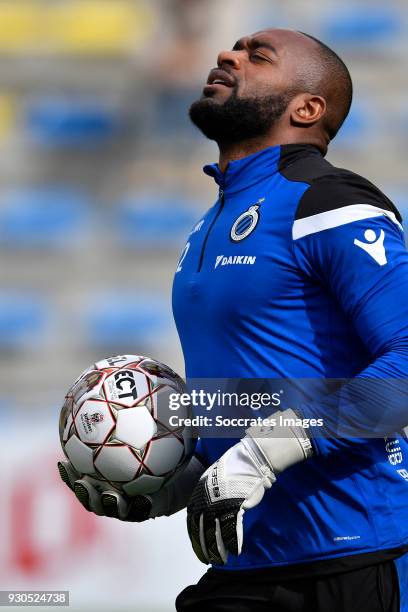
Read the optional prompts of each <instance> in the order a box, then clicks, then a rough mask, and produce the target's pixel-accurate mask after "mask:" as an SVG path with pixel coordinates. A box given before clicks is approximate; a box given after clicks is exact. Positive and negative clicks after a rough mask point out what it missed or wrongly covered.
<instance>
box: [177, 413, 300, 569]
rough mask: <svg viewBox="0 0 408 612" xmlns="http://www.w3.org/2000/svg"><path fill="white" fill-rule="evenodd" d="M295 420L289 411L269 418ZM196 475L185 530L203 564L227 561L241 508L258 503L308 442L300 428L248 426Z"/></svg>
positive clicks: (235, 545) (239, 531) (235, 546)
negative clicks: (241, 434)
mask: <svg viewBox="0 0 408 612" xmlns="http://www.w3.org/2000/svg"><path fill="white" fill-rule="evenodd" d="M279 416H282V417H283V418H286V419H287V418H290V419H295V420H296V419H298V416H297V415H296V414H295V413H294V412H293V411H292V410H285V411H284V412H279V413H276V414H275V415H272V416H271V417H270V419H271V420H272V419H276V420H277V422H278V423H279ZM246 434H247V435H246V436H245V437H244V438H243V439H242V440H241V441H240V442H238V443H237V444H235V445H234V446H232V447H231V448H230V449H228V450H227V452H226V453H224V455H222V457H221V458H220V459H218V461H216V462H215V463H214V464H213V465H212V466H210V467H209V468H208V469H207V470H206V471H205V472H204V474H203V475H202V476H201V478H200V480H199V482H198V484H197V486H196V488H195V490H194V492H193V494H192V497H191V499H190V502H189V505H188V507H187V529H188V533H189V536H190V540H191V544H192V546H193V549H194V552H195V553H196V555H197V557H198V558H199V559H200V561H202V562H203V563H217V564H223V563H226V561H227V557H228V553H229V552H230V553H232V554H234V555H239V554H240V553H241V550H242V540H243V528H242V518H243V515H244V512H245V511H246V510H249V509H251V508H253V507H254V506H256V505H258V504H259V502H260V501H261V499H262V498H263V496H264V493H265V491H266V489H269V488H270V487H271V486H272V485H273V483H274V482H275V480H276V478H277V477H278V476H279V474H280V473H281V472H282V471H283V470H285V469H286V468H288V467H290V466H291V465H293V464H295V463H298V462H299V461H304V460H305V459H307V458H308V457H309V456H310V455H311V454H312V450H311V449H312V447H311V443H310V440H309V438H308V437H307V435H306V433H305V431H304V429H303V428H302V427H296V426H294V427H281V426H280V425H279V424H278V425H276V426H275V427H274V426H271V427H251V428H250V429H248V430H247V431H246Z"/></svg>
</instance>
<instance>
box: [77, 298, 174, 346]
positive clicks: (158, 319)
mask: <svg viewBox="0 0 408 612" xmlns="http://www.w3.org/2000/svg"><path fill="white" fill-rule="evenodd" d="M84 317H85V320H84V323H85V334H86V337H87V339H88V341H89V343H90V345H91V346H92V347H93V348H98V349H102V348H104V347H107V348H109V347H115V348H116V349H117V350H121V351H125V352H126V351H127V352H132V350H133V352H134V351H135V350H136V351H138V350H139V349H138V347H142V346H150V345H151V344H155V343H157V342H160V338H161V337H163V336H164V335H165V334H167V333H169V330H170V329H171V326H172V318H171V304H170V298H168V299H166V298H165V299H163V297H162V296H158V295H157V294H153V295H150V294H146V293H142V292H140V293H139V292H135V291H131V292H129V291H121V290H120V289H118V290H117V291H113V290H112V291H111V292H102V293H98V294H96V295H93V297H92V298H91V300H90V301H89V302H88V305H87V307H86V309H85V314H84ZM121 347H122V348H121Z"/></svg>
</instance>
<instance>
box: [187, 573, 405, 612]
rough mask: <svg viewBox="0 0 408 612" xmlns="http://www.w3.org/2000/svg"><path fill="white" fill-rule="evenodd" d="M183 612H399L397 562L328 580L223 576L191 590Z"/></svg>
mask: <svg viewBox="0 0 408 612" xmlns="http://www.w3.org/2000/svg"><path fill="white" fill-rule="evenodd" d="M176 609H177V611H178V612H267V611H268V612H399V587H398V576H397V572H396V568H395V565H394V562H393V561H387V562H384V563H379V564H376V565H371V566H370V567H364V568H360V569H356V570H352V571H347V572H343V573H336V574H332V575H328V576H310V577H308V578H302V579H290V580H282V579H280V580H278V581H275V580H271V577H270V575H269V577H268V572H267V571H265V570H259V571H258V570H250V571H222V570H221V571H217V570H214V569H210V570H208V572H207V573H206V574H205V575H204V576H203V577H202V578H201V580H200V581H199V582H198V583H197V584H196V585H191V586H188V587H187V588H186V589H184V591H182V592H181V593H180V595H179V596H178V597H177V600H176Z"/></svg>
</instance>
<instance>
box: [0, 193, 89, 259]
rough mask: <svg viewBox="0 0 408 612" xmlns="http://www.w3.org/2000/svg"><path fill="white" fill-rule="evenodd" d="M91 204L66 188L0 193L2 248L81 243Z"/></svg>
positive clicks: (0, 235) (0, 242)
mask: <svg viewBox="0 0 408 612" xmlns="http://www.w3.org/2000/svg"><path fill="white" fill-rule="evenodd" d="M89 210H90V207H89V202H88V200H87V198H86V197H85V196H84V195H83V194H82V193H80V192H77V191H75V190H72V189H69V188H64V187H60V186H58V187H53V186H48V187H33V188H22V189H15V190H12V191H10V190H8V191H3V192H0V246H2V247H8V248H18V249H21V248H50V247H51V248H61V247H70V246H74V245H77V244H78V241H80V240H81V238H82V237H83V235H84V234H85V233H86V230H87V223H88V220H89Z"/></svg>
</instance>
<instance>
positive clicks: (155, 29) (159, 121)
mask: <svg viewBox="0 0 408 612" xmlns="http://www.w3.org/2000/svg"><path fill="white" fill-rule="evenodd" d="M265 26H284V27H291V28H295V29H300V30H303V31H305V32H308V33H310V34H312V35H314V36H316V37H318V38H322V39H323V40H324V41H325V42H327V43H328V44H330V45H332V46H333V47H334V48H335V49H336V50H337V51H338V52H339V53H340V55H341V56H342V57H343V58H344V59H345V61H346V62H347V63H348V65H349V67H350V68H351V72H352V75H353V78H354V84H355V101H354V106H353V110H352V113H351V115H350V117H349V119H348V121H347V123H346V125H345V127H344V128H343V131H342V134H341V135H340V136H339V137H338V138H337V140H336V141H335V143H334V144H333V145H332V147H331V151H330V154H329V159H330V160H331V161H333V162H334V163H336V164H338V165H340V166H346V167H349V168H350V169H353V170H355V171H356V172H360V173H362V174H363V175H365V176H367V177H368V178H370V179H372V180H373V181H374V182H375V183H377V184H378V185H379V186H380V187H381V188H382V189H383V190H385V192H386V193H387V194H388V195H390V197H392V198H393V199H394V201H395V202H396V203H397V205H398V206H399V207H400V209H401V211H402V212H403V213H404V211H405V212H408V195H407V193H408V192H407V187H408V174H407V161H408V151H407V137H408V107H407V104H406V96H407V90H408V88H407V85H408V82H407V81H408V59H407V58H408V53H407V52H408V43H407V40H408V37H407V34H408V10H407V5H406V2H405V1H404V0H399V1H398V0H390V1H389V2H387V3H384V2H380V1H379V0H378V1H377V0H366V1H362V0H359V1H356V0H349V1H345V2H342V3H341V4H339V3H338V2H336V1H335V0H314V1H313V2H312V3H305V2H303V1H302V0H287V1H286V2H285V3H282V2H279V1H278V0H274V1H273V0H253V1H252V2H246V1H244V0H223V2H217V1H216V0H146V1H145V2H142V1H137V0H134V1H129V0H79V1H78V0H0V261H1V264H0V360H1V367H0V426H1V432H2V436H1V439H2V442H1V446H0V458H1V463H0V465H1V470H0V491H1V495H0V542H1V545H0V589H14V588H19V589H22V588H23V589H51V588H54V589H70V591H71V606H72V609H73V610H110V611H112V610H115V611H117V612H119V611H120V610H125V609H132V610H134V611H135V612H136V611H143V612H149V610H155V611H159V610H160V611H167V610H172V609H174V608H173V600H174V597H175V595H176V594H177V592H178V591H179V590H181V588H182V587H183V586H184V585H186V584H188V583H189V582H191V581H193V580H194V581H195V580H196V579H197V578H198V576H199V575H200V574H201V573H203V569H204V568H203V566H201V565H200V564H199V563H198V562H197V561H196V560H195V558H194V557H193V554H192V552H191V551H190V547H189V543H188V540H187V536H186V533H185V530H184V516H183V514H182V513H181V514H180V516H176V517H174V518H172V519H171V520H170V519H167V520H165V519H161V520H158V521H155V522H152V524H148V525H142V526H141V525H126V524H124V525H122V524H116V523H115V522H114V521H110V520H109V519H96V518H95V517H94V516H92V515H88V514H87V513H86V512H85V511H83V510H82V509H81V508H80V507H78V504H76V503H75V502H74V500H73V499H72V498H71V496H70V495H69V492H67V491H65V490H64V488H63V486H62V485H60V484H59V482H58V480H57V476H56V473H55V467H54V464H55V459H56V457H57V456H58V455H59V454H60V452H59V449H58V440H57V420H58V413H59V407H60V405H61V398H62V397H63V395H64V392H65V390H66V389H67V387H68V386H69V385H70V383H71V382H72V380H73V379H74V378H75V377H76V376H77V375H78V373H79V372H80V371H82V369H84V368H85V367H86V366H87V365H88V364H89V363H91V362H93V361H95V360H96V359H100V358H102V357H104V356H108V355H111V354H116V353H138V354H146V355H149V356H153V357H155V358H157V359H160V360H162V361H164V362H165V363H168V364H169V365H171V366H172V367H174V368H175V369H176V370H178V371H179V372H180V373H182V372H183V363H182V357H181V353H180V349H179V345H178V340H177V335H176V332H175V329H174V326H173V323H172V317H171V302H170V290H171V282H172V276H173V273H174V270H175V267H176V262H177V259H178V256H179V253H180V251H181V249H182V247H183V244H184V240H185V237H186V235H187V233H188V232H189V230H190V229H191V227H192V225H193V224H194V222H195V221H196V220H198V219H199V218H200V215H201V214H202V212H203V211H204V210H205V209H206V208H207V207H208V206H209V205H210V203H211V202H212V201H213V199H214V198H215V197H216V193H215V189H214V185H213V184H212V183H211V181H209V179H208V178H205V177H204V176H203V175H202V173H201V166H202V165H203V164H204V163H206V162H208V161H213V160H214V158H215V157H216V150H215V147H214V146H213V144H211V143H209V142H206V141H205V140H204V139H203V138H202V137H201V136H200V135H199V134H198V133H197V132H196V131H195V130H194V128H193V127H192V126H190V124H189V122H188V120H187V116H186V111H187V107H188V105H189V103H190V102H191V101H192V100H194V99H195V98H196V97H197V96H198V95H199V93H200V90H201V87H202V83H203V81H204V79H205V78H206V75H207V72H208V69H209V68H210V67H212V66H213V65H214V64H215V59H216V55H217V52H218V50H220V49H222V48H229V47H231V46H232V44H233V43H234V42H235V40H236V39H237V38H238V37H239V36H241V35H243V34H247V33H251V32H254V31H256V30H259V29H262V28H263V27H265Z"/></svg>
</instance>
